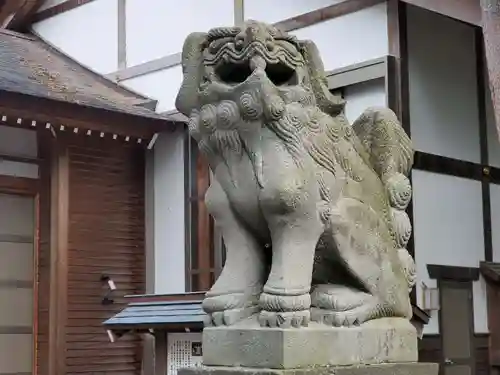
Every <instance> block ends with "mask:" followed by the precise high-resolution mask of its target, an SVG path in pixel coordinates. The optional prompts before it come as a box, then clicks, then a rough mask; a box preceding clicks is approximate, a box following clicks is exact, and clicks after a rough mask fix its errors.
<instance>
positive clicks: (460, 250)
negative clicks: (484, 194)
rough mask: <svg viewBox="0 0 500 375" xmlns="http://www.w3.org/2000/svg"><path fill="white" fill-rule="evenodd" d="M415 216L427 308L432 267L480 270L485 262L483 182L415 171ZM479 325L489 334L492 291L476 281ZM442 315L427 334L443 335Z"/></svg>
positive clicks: (419, 270)
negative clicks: (488, 305)
mask: <svg viewBox="0 0 500 375" xmlns="http://www.w3.org/2000/svg"><path fill="white" fill-rule="evenodd" d="M412 176H413V218H414V226H415V227H414V231H415V232H414V234H415V261H416V264H417V302H418V304H419V305H421V304H422V282H424V283H425V284H426V285H427V286H430V287H435V286H436V281H435V280H431V279H429V274H428V272H427V264H438V265H450V266H462V267H478V265H479V262H480V261H481V260H484V245H483V244H484V237H483V219H482V218H483V216H482V215H483V213H482V198H481V182H479V181H475V180H469V179H464V178H459V177H454V176H446V175H441V174H435V173H430V172H425V171H420V170H414V171H413V174H412ZM473 293H474V327H475V331H476V332H487V331H488V326H487V324H488V323H487V316H486V292H485V288H484V284H483V281H482V280H481V281H477V282H474V290H473ZM438 332H439V327H438V317H437V312H435V313H433V314H432V317H431V319H430V321H429V324H428V325H427V326H426V327H425V330H424V333H438Z"/></svg>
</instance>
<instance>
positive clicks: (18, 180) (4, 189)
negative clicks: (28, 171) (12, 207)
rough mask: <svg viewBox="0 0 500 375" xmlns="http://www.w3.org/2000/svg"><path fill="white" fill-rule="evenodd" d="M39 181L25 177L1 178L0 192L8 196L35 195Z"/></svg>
mask: <svg viewBox="0 0 500 375" xmlns="http://www.w3.org/2000/svg"><path fill="white" fill-rule="evenodd" d="M38 186H39V182H38V180H35V179H32V178H25V177H13V176H0V192H1V193H8V194H20V195H35V194H36V192H37V191H38Z"/></svg>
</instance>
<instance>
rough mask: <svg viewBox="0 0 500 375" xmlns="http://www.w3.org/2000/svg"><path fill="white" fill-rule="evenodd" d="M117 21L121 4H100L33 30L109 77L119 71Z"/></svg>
mask: <svg viewBox="0 0 500 375" xmlns="http://www.w3.org/2000/svg"><path fill="white" fill-rule="evenodd" d="M117 19H118V0H96V1H92V2H90V3H87V4H85V5H82V6H79V7H77V8H75V9H72V10H70V11H67V12H64V13H62V14H59V15H57V16H54V17H51V18H49V19H46V20H43V21H40V22H37V23H35V24H34V25H33V28H34V30H35V32H37V33H38V34H40V36H41V37H42V38H44V39H45V40H47V41H48V42H49V43H51V44H53V45H54V46H55V47H57V48H59V49H60V50H62V51H63V52H64V53H66V54H68V55H69V56H71V57H72V58H73V59H75V60H76V61H78V62H80V63H81V64H83V65H85V66H87V67H89V68H91V69H93V70H95V71H96V72H99V73H102V74H106V73H111V72H114V71H116V70H117V68H118V57H117V56H118V31H117V30H118V21H117ZM143 22H144V21H143ZM144 23H146V22H144Z"/></svg>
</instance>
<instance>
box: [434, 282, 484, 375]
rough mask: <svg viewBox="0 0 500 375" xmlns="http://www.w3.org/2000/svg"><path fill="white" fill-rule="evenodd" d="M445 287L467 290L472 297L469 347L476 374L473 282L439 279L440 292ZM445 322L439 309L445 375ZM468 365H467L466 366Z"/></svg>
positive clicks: (473, 370)
mask: <svg viewBox="0 0 500 375" xmlns="http://www.w3.org/2000/svg"><path fill="white" fill-rule="evenodd" d="M445 285H450V287H448V288H450V289H451V288H455V289H467V290H468V291H469V293H470V295H471V298H470V302H469V304H470V311H471V314H470V319H469V336H470V338H471V340H470V342H469V345H470V362H471V365H470V367H471V372H470V373H471V374H475V373H476V372H475V370H476V353H475V349H476V348H475V340H474V337H475V330H474V297H473V295H474V294H473V289H472V288H473V284H472V281H471V280H466V281H465V280H449V279H438V281H437V286H438V290H439V291H441V290H443V288H445ZM442 298H443V297H442V293H441V292H440V293H439V305H440V306H442ZM442 320H443V315H442V308H440V309H439V311H438V322H439V333H440V335H439V336H440V338H439V339H440V342H441V366H439V368H440V372H441V373H444V366H446V356H445V352H444V333H443V326H442V324H441V322H442ZM460 365H463V364H462V363H458V364H457V366H460ZM465 365H467V364H465Z"/></svg>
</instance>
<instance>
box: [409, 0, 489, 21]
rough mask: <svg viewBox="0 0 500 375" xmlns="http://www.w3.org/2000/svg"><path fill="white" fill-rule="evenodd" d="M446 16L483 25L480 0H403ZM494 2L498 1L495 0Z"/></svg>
mask: <svg viewBox="0 0 500 375" xmlns="http://www.w3.org/2000/svg"><path fill="white" fill-rule="evenodd" d="M401 1H404V2H405V3H408V4H411V5H415V6H418V7H420V8H424V9H428V10H430V11H433V12H436V13H439V14H442V15H444V16H447V17H450V18H454V19H457V20H459V21H462V22H466V23H470V24H473V25H478V26H480V25H481V9H480V6H479V1H480V0H401ZM481 1H482V0H481ZM492 2H496V1H495V0H493V1H492Z"/></svg>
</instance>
